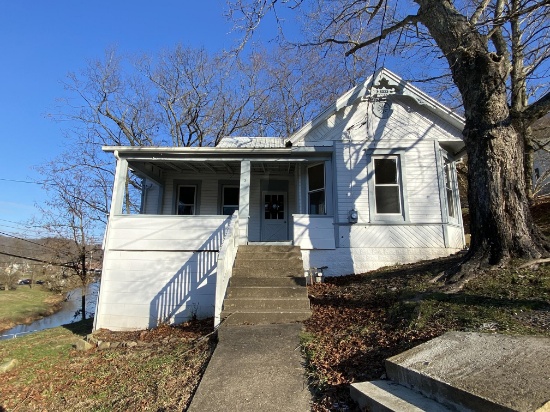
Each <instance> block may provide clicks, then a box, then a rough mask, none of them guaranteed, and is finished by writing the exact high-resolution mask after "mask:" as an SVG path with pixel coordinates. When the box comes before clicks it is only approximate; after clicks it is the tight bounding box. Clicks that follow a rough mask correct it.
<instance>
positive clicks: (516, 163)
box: [230, 0, 550, 273]
mask: <svg viewBox="0 0 550 412" xmlns="http://www.w3.org/2000/svg"><path fill="white" fill-rule="evenodd" d="M230 3H231V7H232V9H233V10H234V12H238V13H239V14H238V16H239V17H240V21H239V22H238V25H240V26H241V27H243V28H244V30H245V32H246V35H245V36H250V34H249V33H250V32H251V31H253V30H255V28H256V27H257V25H258V24H259V22H260V20H261V19H262V18H263V16H265V14H266V13H268V12H269V11H270V10H274V9H276V8H277V7H279V6H289V7H291V8H293V9H294V10H301V11H303V13H302V15H303V16H304V18H305V19H306V21H307V24H308V28H309V29H310V33H311V36H310V37H309V40H308V41H307V42H306V43H308V44H310V45H313V46H318V47H325V48H333V47H341V48H344V49H345V51H344V52H343V54H344V55H345V56H353V55H354V54H355V53H357V52H358V51H359V50H362V49H365V48H368V47H371V46H372V47H374V48H375V50H376V48H378V50H379V48H380V44H381V42H382V41H386V42H390V43H392V44H394V45H395V44H402V43H403V42H413V43H415V44H414V46H415V47H424V48H426V49H429V50H431V51H432V52H433V53H437V54H438V55H439V56H441V57H442V58H443V59H444V61H446V62H447V66H448V70H450V72H451V74H452V79H453V82H454V84H455V85H456V87H457V88H458V90H459V92H460V95H461V98H462V103H463V107H464V115H465V118H466V126H465V129H464V131H463V135H464V140H465V143H466V148H467V154H468V169H469V206H470V216H471V233H472V243H471V247H470V250H469V253H468V255H467V258H466V261H467V262H468V263H467V264H465V265H463V266H462V273H465V272H467V271H468V270H469V269H471V268H476V267H478V265H480V264H506V263H507V262H508V261H509V259H510V258H512V257H519V258H539V257H541V256H548V254H549V252H550V245H549V243H548V241H547V240H546V239H545V238H544V236H543V235H542V234H541V233H540V231H539V230H538V228H537V227H536V226H535V225H534V223H533V221H532V218H531V213H530V210H529V202H528V196H527V189H526V176H525V169H526V168H525V166H524V165H525V161H524V157H525V144H524V139H523V134H522V133H523V131H522V130H518V129H517V124H518V123H521V124H522V125H523V128H525V127H528V126H529V125H530V124H532V122H533V121H535V120H536V119H539V118H541V117H542V116H543V115H545V114H546V113H548V112H549V111H550V92H549V91H548V85H547V84H544V82H543V81H540V80H541V79H539V84H538V86H539V89H538V93H537V94H536V96H535V97H536V99H535V100H534V101H533V102H532V103H530V104H528V105H527V104H522V105H516V106H511V105H510V104H509V99H508V94H507V84H509V82H510V76H511V73H512V71H514V70H515V71H516V74H517V73H519V71H520V69H519V67H520V66H518V65H515V64H514V62H515V60H514V56H515V59H522V57H521V56H520V55H518V54H517V53H516V54H514V53H511V52H510V48H511V47H512V46H511V45H510V43H509V42H508V41H509V39H510V38H511V37H513V36H514V28H513V27H512V26H513V25H514V22H520V24H519V25H520V28H521V27H525V26H524V24H523V25H522V23H521V21H522V20H524V19H527V18H531V19H532V21H534V22H536V21H538V20H537V19H538V18H539V17H541V16H542V21H541V23H540V25H539V26H538V27H539V28H538V30H542V32H544V30H546V32H547V31H548V30H547V27H548V15H549V14H550V13H549V12H550V9H549V7H550V6H549V3H548V1H547V0H541V1H537V0H528V1H525V2H521V3H520V2H515V3H514V1H513V0H510V1H507V0H483V1H480V2H476V3H475V4H474V5H473V7H472V6H471V5H468V4H465V3H462V2H458V1H452V0H414V2H407V4H405V3H402V2H400V3H398V2H390V1H389V0H379V1H376V2H374V3H371V2H365V1H355V0H334V1H324V0H311V1H306V0H292V1H291V0H279V1H277V0H273V1H269V2H267V1H264V0H235V1H232V2H230ZM235 15H236V14H235V13H234V16H235ZM534 24H537V23H534ZM532 27H533V28H534V27H537V26H532ZM545 28H546V29H545ZM534 30H535V29H534ZM536 31H537V30H535V32H536ZM507 40H508V41H507ZM515 44H516V45H517V44H525V42H521V41H520V42H516V43H515ZM537 47H538V49H539V50H541V51H544V53H546V52H547V50H548V48H549V47H550V45H549V43H548V41H547V38H546V37H545V36H540V44H539V45H538V46H537ZM525 51H526V50H525V49H523V52H525ZM525 57H526V56H525V55H524V56H523V58H525ZM538 69H541V66H539V67H538ZM535 72H536V70H535V69H533V71H527V72H525V71H523V73H522V74H521V76H518V77H517V78H516V79H515V80H514V81H515V82H516V83H517V82H518V81H520V80H519V79H520V78H521V77H522V76H523V78H525V79H527V77H525V74H526V73H530V74H531V76H529V78H536V77H537V76H536V75H535ZM538 73H539V76H540V70H539V71H538ZM516 89H517V90H520V89H524V87H523V86H518V87H517V88H516ZM535 89H536V88H532V90H535ZM518 93H519V92H518ZM519 94H520V95H521V93H519ZM521 99H522V97H520V96H518V97H517V98H516V100H515V101H519V100H521ZM522 102H523V103H525V99H523V100H522Z"/></svg>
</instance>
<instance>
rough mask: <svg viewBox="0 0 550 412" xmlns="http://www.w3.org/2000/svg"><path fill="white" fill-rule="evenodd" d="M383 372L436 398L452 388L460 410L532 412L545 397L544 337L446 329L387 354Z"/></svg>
mask: <svg viewBox="0 0 550 412" xmlns="http://www.w3.org/2000/svg"><path fill="white" fill-rule="evenodd" d="M386 371H387V374H388V377H389V378H390V379H391V380H393V381H394V382H396V383H399V384H402V385H405V386H408V387H410V388H412V389H415V390H421V391H422V392H423V393H426V394H428V393H429V392H430V391H432V392H433V393H431V394H430V395H429V396H430V397H433V398H434V399H436V400H438V401H439V402H441V403H444V401H449V399H448V398H449V397H450V396H451V392H449V391H450V390H452V389H453V388H456V390H457V393H459V394H461V395H460V396H462V397H463V399H461V400H460V401H461V402H464V401H466V402H470V404H467V405H466V407H465V408H464V409H463V410H467V409H469V410H475V411H481V410H491V411H496V410H502V411H505V410H507V411H520V412H533V411H537V410H539V408H542V407H543V405H545V404H546V403H547V402H548V401H549V400H550V338H546V337H536V336H507V335H500V334H483V333H465V332H449V333H446V334H444V335H443V336H440V337H439V338H436V339H433V340H431V341H429V342H426V343H424V344H422V345H419V346H417V347H415V348H413V349H411V350H408V351H406V352H403V353H401V354H399V355H396V356H394V357H392V358H389V359H388V360H387V361H386ZM407 371H408V372H407ZM426 378H427V379H426ZM436 383H441V385H438V384H436ZM440 388H444V389H443V390H444V391H445V392H444V393H440V392H438V391H440ZM465 394H471V395H472V399H467V398H464V397H465V396H466V395H465ZM476 399H477V400H476ZM478 401H479V402H481V403H479V404H476V402H478ZM472 402H473V403H472ZM453 403H455V402H453ZM456 403H458V400H457V401H456ZM456 403H455V404H456ZM458 404H460V403H458ZM480 405H482V406H480ZM483 405H485V406H483ZM487 405H491V406H487ZM487 407H490V409H486V408H487Z"/></svg>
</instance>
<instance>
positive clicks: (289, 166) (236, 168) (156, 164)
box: [129, 159, 296, 175]
mask: <svg viewBox="0 0 550 412" xmlns="http://www.w3.org/2000/svg"><path fill="white" fill-rule="evenodd" d="M129 165H130V168H131V169H133V170H135V171H136V172H141V173H142V174H145V175H150V174H151V172H152V171H153V170H155V169H156V171H162V172H174V171H175V172H180V173H185V174H210V173H214V174H228V173H229V174H235V173H240V170H241V164H240V162H238V161H202V162H196V161H190V162H189V161H184V160H177V161H176V160H172V161H168V160H157V159H155V160H149V161H136V160H134V161H130V164H129ZM250 166H251V169H252V173H265V174H294V170H295V168H296V162H284V161H282V162H281V161H279V162H269V161H266V162H261V161H252V162H250Z"/></svg>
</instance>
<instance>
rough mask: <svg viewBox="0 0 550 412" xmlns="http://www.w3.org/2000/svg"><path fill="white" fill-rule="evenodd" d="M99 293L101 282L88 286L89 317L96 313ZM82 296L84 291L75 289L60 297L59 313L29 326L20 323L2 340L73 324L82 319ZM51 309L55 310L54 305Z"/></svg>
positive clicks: (87, 303) (9, 330)
mask: <svg viewBox="0 0 550 412" xmlns="http://www.w3.org/2000/svg"><path fill="white" fill-rule="evenodd" d="M98 292H99V282H94V283H91V284H89V285H88V287H87V290H86V315H87V317H93V315H94V313H95V306H96V300H97V295H98ZM81 296H82V291H81V289H80V288H77V289H73V290H71V291H70V292H68V293H64V294H63V295H60V296H59V298H60V300H59V306H58V308H57V309H58V310H57V311H53V312H52V314H51V315H49V316H46V317H38V319H37V320H35V321H34V322H32V323H30V324H28V323H25V324H23V323H20V324H18V325H16V326H15V327H13V328H11V329H8V330H5V331H3V332H2V333H0V340H2V339H9V338H14V337H17V336H19V335H22V334H26V333H29V332H36V331H40V330H44V329H49V328H54V327H57V326H61V325H65V324H68V323H72V322H74V321H75V320H78V319H80V317H81V315H82V313H81V312H82V311H81V303H82V300H81ZM51 309H52V310H53V309H55V306H54V305H52V307H51Z"/></svg>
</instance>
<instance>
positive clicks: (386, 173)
mask: <svg viewBox="0 0 550 412" xmlns="http://www.w3.org/2000/svg"><path fill="white" fill-rule="evenodd" d="M374 198H375V210H376V213H378V214H401V187H400V178H399V157H398V156H387V157H381V158H374Z"/></svg>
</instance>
